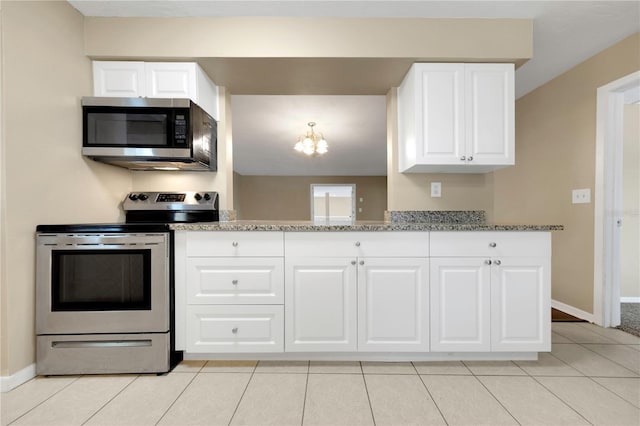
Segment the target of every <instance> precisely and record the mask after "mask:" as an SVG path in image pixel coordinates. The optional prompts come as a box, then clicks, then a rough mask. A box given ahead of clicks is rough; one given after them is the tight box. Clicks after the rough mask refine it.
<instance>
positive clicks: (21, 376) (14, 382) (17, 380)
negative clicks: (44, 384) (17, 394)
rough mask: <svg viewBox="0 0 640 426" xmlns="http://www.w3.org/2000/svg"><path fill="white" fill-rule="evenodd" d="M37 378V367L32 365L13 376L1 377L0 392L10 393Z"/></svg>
mask: <svg viewBox="0 0 640 426" xmlns="http://www.w3.org/2000/svg"><path fill="white" fill-rule="evenodd" d="M34 377H36V365H35V364H31V365H28V366H26V367H25V368H23V369H22V370H20V371H18V372H17V373H15V374H12V375H11V376H0V392H9V391H10V390H11V389H14V388H17V387H18V386H20V385H21V384H23V383H25V382H28V381H29V380H31V379H33V378H34Z"/></svg>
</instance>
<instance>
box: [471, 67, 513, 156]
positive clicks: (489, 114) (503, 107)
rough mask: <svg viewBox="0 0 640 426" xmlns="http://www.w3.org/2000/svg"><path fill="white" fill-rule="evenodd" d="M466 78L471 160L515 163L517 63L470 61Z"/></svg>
mask: <svg viewBox="0 0 640 426" xmlns="http://www.w3.org/2000/svg"><path fill="white" fill-rule="evenodd" d="M465 79H466V82H465V106H466V109H465V117H466V135H465V139H466V150H465V151H466V156H467V161H468V163H469V164H472V165H487V164H491V165H501V164H504V165H509V164H514V162H515V155H514V140H515V130H514V129H515V127H514V102H515V97H514V71H513V65H512V64H466V65H465Z"/></svg>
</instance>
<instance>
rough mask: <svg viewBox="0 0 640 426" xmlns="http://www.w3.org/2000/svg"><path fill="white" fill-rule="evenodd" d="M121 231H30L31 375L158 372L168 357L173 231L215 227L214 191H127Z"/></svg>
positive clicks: (90, 227) (101, 227)
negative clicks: (184, 225) (186, 225)
mask: <svg viewBox="0 0 640 426" xmlns="http://www.w3.org/2000/svg"><path fill="white" fill-rule="evenodd" d="M122 205H123V209H124V210H125V212H126V223H120V224H76V225H38V227H37V228H36V247H37V251H36V341H37V346H36V372H37V374H41V375H56V374H101V373H163V372H167V371H169V370H170V369H171V368H172V367H173V366H174V365H175V364H176V363H177V362H178V361H179V360H180V359H181V355H182V354H181V353H178V352H176V351H174V344H173V341H174V335H173V324H174V316H173V312H174V302H173V300H174V297H173V294H174V289H173V232H172V231H170V230H169V225H168V224H169V223H174V222H211V221H217V220H218V217H219V216H218V194H217V193H215V192H197V193H196V192H136V193H131V194H129V195H128V196H127V198H126V199H125V200H124V201H123V203H122Z"/></svg>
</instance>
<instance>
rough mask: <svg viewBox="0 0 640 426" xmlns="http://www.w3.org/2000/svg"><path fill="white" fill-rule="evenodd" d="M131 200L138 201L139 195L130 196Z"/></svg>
mask: <svg viewBox="0 0 640 426" xmlns="http://www.w3.org/2000/svg"><path fill="white" fill-rule="evenodd" d="M129 199H130V200H131V201H136V200H137V199H138V194H129Z"/></svg>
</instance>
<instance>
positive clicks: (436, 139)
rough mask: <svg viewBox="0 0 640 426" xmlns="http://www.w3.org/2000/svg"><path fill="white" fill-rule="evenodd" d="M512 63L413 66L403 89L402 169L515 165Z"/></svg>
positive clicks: (400, 103) (459, 169)
mask: <svg viewBox="0 0 640 426" xmlns="http://www.w3.org/2000/svg"><path fill="white" fill-rule="evenodd" d="M514 102H515V98H514V67H513V64H428V63H417V64H414V65H413V66H412V67H411V69H410V70H409V72H408V73H407V75H406V77H405V79H404V81H403V82H402V84H401V86H400V88H399V89H398V157H399V170H400V172H406V173H409V172H413V173H485V172H489V171H492V170H495V169H498V168H501V167H506V166H509V165H513V164H514V163H515V154H514V145H515V135H514Z"/></svg>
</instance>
